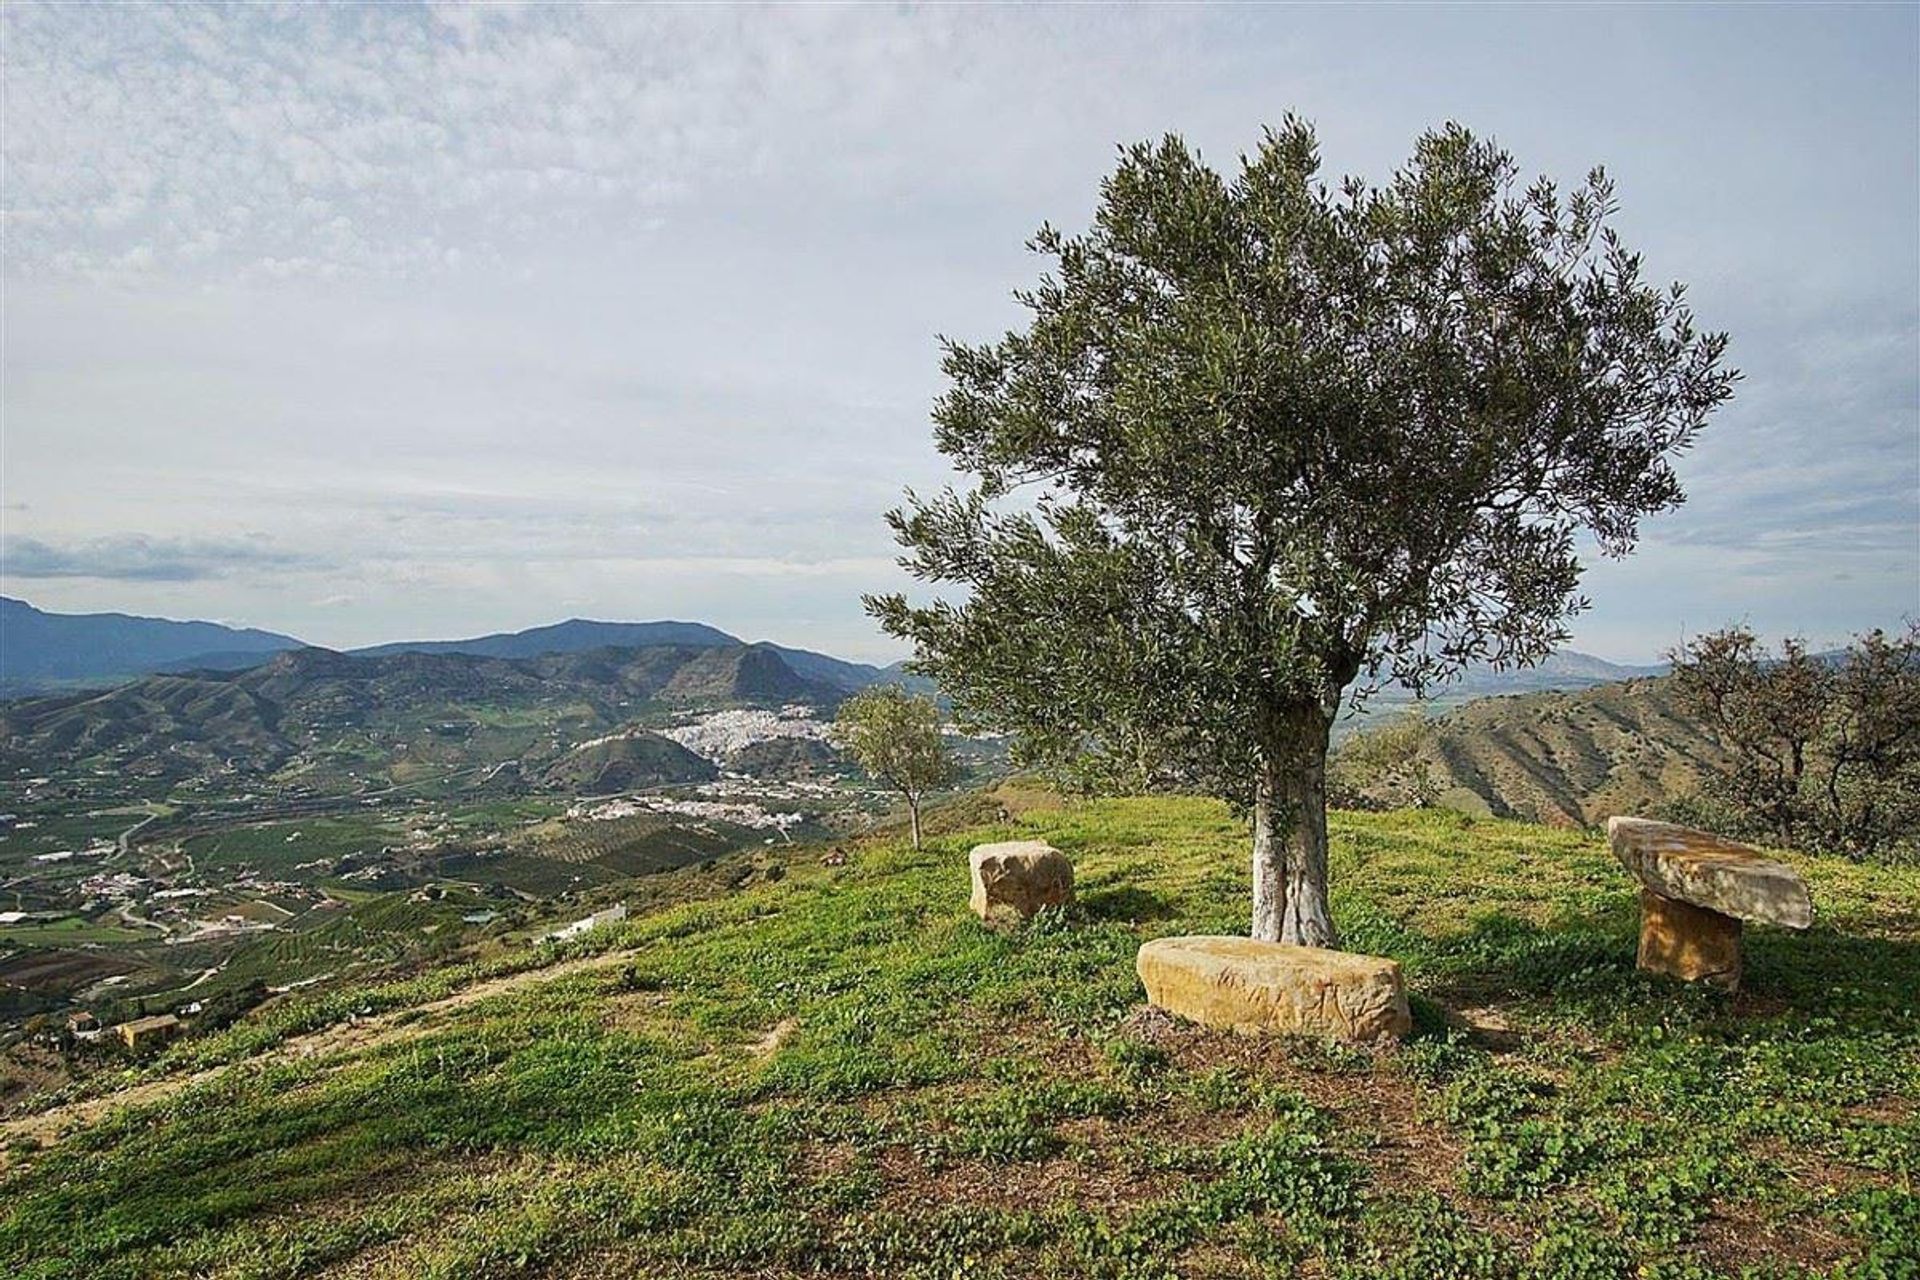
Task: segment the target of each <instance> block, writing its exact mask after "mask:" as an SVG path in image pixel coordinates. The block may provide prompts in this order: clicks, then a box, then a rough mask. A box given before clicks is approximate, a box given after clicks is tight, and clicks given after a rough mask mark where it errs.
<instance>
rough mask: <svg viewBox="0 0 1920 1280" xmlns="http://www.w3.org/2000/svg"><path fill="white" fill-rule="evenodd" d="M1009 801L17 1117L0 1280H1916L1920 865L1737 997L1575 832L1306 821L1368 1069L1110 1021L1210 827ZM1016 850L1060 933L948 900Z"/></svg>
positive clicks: (703, 883)
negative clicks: (1038, 856) (1687, 977)
mask: <svg viewBox="0 0 1920 1280" xmlns="http://www.w3.org/2000/svg"><path fill="white" fill-rule="evenodd" d="M1000 802H1001V798H994V799H991V800H986V801H982V802H981V803H980V804H979V806H978V811H979V812H980V813H981V814H987V813H992V812H995V811H997V808H998V805H999V803H1000ZM1030 803H1031V806H1032V807H1029V806H1028V805H1022V804H1021V803H1018V802H1017V801H1010V807H1011V808H1012V809H1013V810H1014V818H1013V821H1012V822H1011V823H1010V824H998V825H992V826H982V827H977V828H973V829H971V830H964V831H956V832H954V833H952V834H947V835H942V836H939V837H937V838H935V839H933V840H932V841H930V843H929V847H928V848H927V849H926V850H925V851H924V852H922V853H918V854H915V853H912V852H910V851H908V850H907V849H905V848H903V847H902V846H900V845H899V844H897V843H893V842H890V841H886V840H875V841H869V842H866V843H863V844H858V845H853V846H850V847H849V849H848V853H849V857H848V859H847V862H846V865H844V866H827V865H823V864H822V862H821V855H822V851H821V850H819V849H812V850H807V849H797V848H796V849H792V850H787V849H779V850H770V851H768V852H766V853H765V854H762V855H759V857H760V865H761V866H762V867H763V868H766V867H767V860H768V859H772V858H780V859H786V860H787V861H786V863H785V864H784V866H775V867H772V868H769V869H764V870H763V871H762V872H760V873H758V874H756V875H755V876H753V878H752V881H751V884H750V885H749V887H747V888H745V889H744V890H741V891H738V892H726V891H724V890H723V889H722V888H721V886H722V885H723V884H725V883H727V882H728V881H730V880H734V879H738V877H737V876H730V875H728V873H727V870H726V868H725V867H724V866H723V867H721V868H718V869H716V870H714V871H708V870H702V869H689V870H688V871H686V872H680V873H673V874H674V876H683V877H688V878H689V879H687V881H686V882H685V884H684V886H683V887H684V888H685V889H686V892H687V893H689V894H693V895H695V897H694V900H691V901H686V902H681V903H679V904H677V905H667V906H662V907H658V908H656V909H654V910H651V911H647V912H640V913H636V918H634V919H633V920H631V921H630V922H628V923H627V924H626V925H624V926H621V927H618V928H616V929H611V930H606V931H602V932H598V933H595V934H591V935H588V937H587V938H586V939H584V940H582V941H580V942H576V943H572V944H567V947H566V948H564V949H562V948H556V947H554V946H551V945H549V946H546V947H543V948H533V947H524V946H523V947H520V948H518V949H503V950H499V951H497V952H494V953H491V954H488V955H483V956H480V957H478V958H476V959H474V960H472V961H470V962H468V963H466V964H463V965H459V966H455V967H451V968H444V969H439V970H434V971H430V972H428V973H426V974H424V975H423V976H420V977H418V978H414V979H411V980H408V981H402V982H394V983H392V984H390V985H387V986H380V987H363V988H360V989H356V990H349V991H344V992H334V993H329V994H327V995H324V996H318V997H312V998H309V999H307V1000H304V1001H303V1000H300V999H298V998H293V999H289V1000H286V1001H282V1002H277V1003H275V1004H273V1005H269V1006H267V1007H265V1008H263V1009H262V1010H259V1011H256V1013H255V1014H254V1015H253V1016H252V1017H251V1018H250V1019H249V1020H247V1021H244V1022H242V1023H240V1024H238V1025H237V1026H236V1027H234V1028H233V1029H231V1030H229V1031H228V1032H226V1033H224V1034H223V1035H221V1036H219V1037H217V1038H214V1039H210V1040H202V1041H194V1042H187V1043H185V1044H182V1045H180V1046H178V1047H176V1048H175V1049H174V1050H172V1051H171V1052H170V1053H169V1054H167V1055H166V1056H165V1057H163V1058H162V1059H160V1060H159V1062H157V1063H155V1064H152V1065H149V1066H147V1067H145V1068H142V1069H140V1070H139V1071H138V1072H136V1073H134V1075H133V1076H131V1077H129V1078H128V1079H126V1080H124V1081H122V1082H120V1083H121V1084H122V1085H123V1086H124V1091H123V1092H120V1093H118V1094H107V1095H105V1096H103V1097H93V1098H85V1097H69V1098H66V1099H57V1100H54V1102H57V1103H58V1105H57V1106H54V1107H53V1108H52V1109H50V1110H48V1109H43V1111H42V1113H41V1114H39V1115H37V1116H25V1117H16V1118H15V1119H13V1120H11V1121H9V1122H7V1125H6V1130H5V1133H6V1138H7V1140H8V1142H9V1144H10V1145H9V1146H8V1148H7V1152H8V1156H7V1158H8V1159H10V1162H11V1163H10V1167H9V1168H8V1169H7V1170H6V1171H5V1172H0V1273H4V1274H7V1275H10V1276H22V1277H40V1278H48V1277H66V1276H73V1277H82V1276H84V1277H117V1276H126V1277H132V1276H143V1277H144V1276H219V1277H229V1276H231V1277H238V1276H339V1277H347V1276H355V1277H371V1276H423V1275H424V1276H447V1277H453V1276H462V1277H464V1276H478V1275H487V1276H495V1275H543V1276H569V1277H588V1276H596V1277H597V1276H653V1277H658V1276H727V1277H736V1276H737V1277H747V1276H754V1277H776V1276H799V1275H818V1274H829V1275H846V1276H885V1277H929V1278H931V1277H942V1278H951V1277H1028V1276H1053V1277H1081V1276H1107V1277H1167V1276H1190V1277H1254V1276H1290V1275H1299V1276H1313V1277H1350V1278H1352V1280H1361V1278H1368V1280H1371V1278H1374V1277H1403V1278H1405V1280H1424V1278H1426V1277H1448V1276H1458V1277H1489V1278H1492V1277H1529V1278H1539V1280H1546V1278H1548V1277H1562V1278H1565V1280H1586V1278H1588V1277H1594V1278H1598V1277H1626V1276H1631V1275H1638V1276H1643V1277H1660V1278H1663V1280H1682V1278H1684V1277H1701V1276H1709V1275H1739V1274H1743V1273H1744V1274H1748V1275H1752V1276H1756V1277H1759V1276H1765V1277H1768V1278H1770V1280H1774V1278H1778V1277H1785V1276H1797V1275H1814V1274H1819V1275H1834V1276H1838V1275H1845V1276H1851V1277H1907V1276H1912V1275H1914V1274H1916V1268H1920V1244H1917V1243H1916V1242H1920V1200H1916V1197H1915V1187H1914V1177H1915V1172H1916V1166H1917V1165H1920V872H1915V871H1913V870H1896V869H1885V868H1882V869H1873V868H1861V867H1854V866H1851V865H1845V864H1841V863H1836V862H1827V861H1806V860H1801V861H1800V865H1801V866H1802V867H1803V868H1804V869H1805V872H1806V874H1807V876H1808V879H1809V881H1810V882H1811V884H1812V886H1813V896H1814V900H1815V902H1816V904H1817V907H1818V911H1819V921H1818V924H1817V925H1816V927H1815V928H1814V929H1813V930H1812V931H1811V932H1809V933H1807V934H1805V935H1793V934H1788V933H1784V932H1780V931H1775V930H1770V929H1756V930H1754V931H1753V933H1752V934H1751V937H1750V953H1749V970H1750V979H1749V981H1750V986H1749V990H1748V991H1747V992H1746V993H1744V994H1742V995H1740V996H1739V997H1737V998H1729V997H1727V996H1724V995H1722V994H1719V993H1716V992H1713V991H1709V990H1705V989H1701V988H1696V987H1682V986H1679V985H1676V984H1673V983H1669V982H1666V981H1658V980H1653V979H1650V978H1646V977H1643V976H1642V975H1640V974H1638V973H1637V972H1636V971H1635V970H1634V968H1633V940H1634V935H1635V902H1634V895H1633V893H1632V892H1631V891H1630V888H1629V882H1628V880H1627V877H1626V875H1625V874H1624V873H1623V872H1622V871H1620V870H1619V868H1618V867H1616V866H1614V865H1613V864H1612V862H1611V860H1610V859H1609V857H1608V856H1607V854H1606V853H1605V851H1604V849H1603V848H1602V847H1601V846H1600V845H1599V844H1598V843H1596V842H1595V841H1592V840H1590V839H1588V838H1586V837H1584V836H1581V835H1579V834H1576V833H1573V832H1567V831H1555V830H1549V829H1545V828H1541V827H1535V826H1524V825H1519V824H1514V823H1505V822H1495V821H1487V820H1482V821H1479V822H1473V821H1471V820H1468V819H1464V818H1461V817H1459V816H1458V815H1453V814H1424V815H1412V814H1388V815H1375V816H1337V817H1336V821H1335V833H1334V868H1333V874H1334V878H1335V879H1334V883H1335V903H1334V905H1335V915H1336V917H1337V919H1338V921H1339V923H1340V926H1341V927H1342V928H1343V929H1344V931H1345V933H1346V936H1347V942H1348V945H1350V946H1351V947H1353V948H1354V949H1356V950H1365V951H1370V952H1376V953H1380V954H1386V955H1391V956H1395V957H1397V958H1399V959H1400V960H1402V961H1403V962H1404V963H1405V965H1406V969H1407V973H1408V976H1409V979H1410V981H1411V983H1412V986H1413V988H1414V990H1415V992H1416V993H1417V999H1416V1012H1417V1020H1418V1022H1419V1023H1420V1030H1419V1032H1418V1033H1417V1035H1416V1037H1415V1039H1414V1040H1413V1041H1412V1042H1411V1043H1409V1044H1407V1045H1405V1046H1402V1047H1399V1048H1395V1049H1391V1050H1382V1051H1379V1052H1370V1051H1359V1050H1351V1049H1344V1048H1334V1047H1329V1046H1326V1045H1322V1044H1318V1043H1308V1042H1298V1041H1287V1040H1270V1041H1262V1040H1251V1039H1236V1038H1234V1037H1231V1036H1224V1035H1217V1034H1213V1033H1208V1032H1203V1031H1200V1030H1197V1029H1194V1028H1191V1027H1187V1026H1184V1025H1181V1024H1178V1023H1175V1022H1173V1021H1171V1020H1169V1019H1166V1018H1163V1017H1160V1016H1155V1015H1151V1014H1149V1013H1148V1012H1146V1011H1145V1010H1143V1008H1142V1006H1141V1003H1140V993H1139V990H1138V986H1137V984H1136V982H1135V980H1134V976H1133V972H1132V960H1133V954H1134V951H1135V949H1136V948H1137V946H1138V945H1139V943H1140V942H1141V941H1142V940H1143V939H1145V938H1148V937H1153V936H1157V935H1162V934H1168V933H1176V932H1191V931H1215V932H1218V931H1237V930H1238V929H1239V928H1240V927H1241V925H1242V923H1243V920H1244V913H1245V896H1244V895H1245V872H1244V869H1243V867H1242V851H1243V847H1244V846H1243V839H1242V832H1241V830H1240V828H1239V827H1238V826H1237V825H1236V824H1235V823H1233V822H1231V821H1230V820H1229V819H1228V817H1227V815H1226V813H1225V812H1224V810H1222V809H1221V808H1219V807H1218V806H1216V805H1213V804H1211V803H1206V802H1201V801H1194V800H1181V799H1156V800H1130V801H1113V802H1102V803H1097V804H1090V805H1084V806H1073V807H1060V806H1057V805H1052V806H1049V805H1048V803H1047V802H1045V801H1036V802H1030ZM1008 836H1021V837H1025V836H1040V837H1044V838H1046V839H1049V840H1052V841H1053V842H1055V843H1056V844H1057V845H1058V846H1059V847H1061V848H1062V849H1064V850H1066V851H1067V852H1068V853H1069V854H1070V855H1071V856H1072V857H1073V858H1074V860H1075V863H1076V865H1077V867H1078V871H1079V877H1080V889H1081V901H1080V903H1079V905H1078V906H1077V907H1076V908H1075V909H1074V910H1072V911H1071V912H1069V913H1067V914H1066V915H1064V916H1052V917H1049V916H1043V917H1041V918H1040V919H1038V920H1036V921H1035V922H1033V923H1032V924H1030V925H1028V926H1026V927H1023V928H1019V929H1014V930H1010V931H1004V932H992V931H988V930H986V929H983V928H982V927H980V926H979V925H978V924H977V923H976V922H975V921H974V920H973V919H972V918H971V917H970V916H969V915H968V914H967V912H966V872H965V865H964V857H963V855H964V851H965V849H966V848H967V846H968V845H970V844H971V843H973V842H975V841H976V840H981V839H990V838H1006V837H1008ZM698 877H705V878H704V879H698ZM648 883H649V885H651V886H652V892H653V893H654V894H655V895H656V898H659V897H664V896H669V894H668V889H667V886H668V885H669V884H670V883H672V877H658V878H655V880H653V881H649V882H648ZM700 894H707V895H708V896H704V897H703V896H699V895H700ZM196 1073H197V1074H196ZM118 1102H131V1103H133V1104H134V1105H132V1106H131V1107H127V1108H122V1109H113V1108H114V1107H115V1104H116V1103H118ZM68 1126H71V1127H73V1128H74V1129H75V1131H74V1132H72V1133H71V1134H70V1135H69V1136H67V1137H66V1138H64V1139H63V1140H61V1141H59V1142H58V1143H57V1144H56V1145H53V1146H51V1147H46V1148H44V1149H43V1148H42V1147H41V1146H40V1145H39V1143H40V1141H41V1140H43V1139H47V1138H50V1137H51V1136H52V1135H54V1134H56V1133H58V1132H59V1131H60V1130H61V1129H62V1128H63V1127H68Z"/></svg>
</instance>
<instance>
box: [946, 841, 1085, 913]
mask: <svg viewBox="0 0 1920 1280" xmlns="http://www.w3.org/2000/svg"><path fill="white" fill-rule="evenodd" d="M967 865H968V866H969V867H970V868H971V869H972V871H973V898H972V900H971V901H970V902H969V903H968V905H969V906H971V907H972V908H973V913H974V914H975V915H977V916H979V917H980V918H981V919H982V920H988V919H991V918H993V917H994V916H995V915H1005V914H1007V913H1008V912H1012V913H1014V914H1016V915H1018V916H1020V917H1021V918H1023V919H1024V918H1025V917H1027V916H1031V915H1032V914H1033V913H1034V912H1036V911H1038V910H1039V909H1040V908H1042V907H1057V906H1063V905H1065V904H1066V903H1069V902H1072V901H1073V864H1072V863H1070V862H1068V861H1067V857H1066V855H1065V854H1063V853H1061V852H1060V851H1059V850H1058V849H1056V848H1054V847H1053V846H1052V845H1050V844H1048V843H1046V842H1045V841H1044V840H1011V841H1007V842H1005V843H1002V844H982V845H975V846H974V849H973V852H972V853H971V854H970V855H968V857H967Z"/></svg>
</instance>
